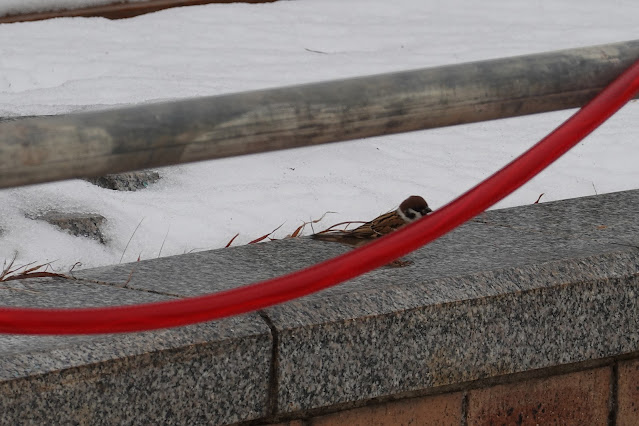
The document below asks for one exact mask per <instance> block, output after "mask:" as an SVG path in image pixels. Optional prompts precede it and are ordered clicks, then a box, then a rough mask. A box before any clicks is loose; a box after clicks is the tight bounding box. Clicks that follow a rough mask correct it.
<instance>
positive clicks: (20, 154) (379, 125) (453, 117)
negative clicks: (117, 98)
mask: <svg viewBox="0 0 639 426" xmlns="http://www.w3.org/2000/svg"><path fill="white" fill-rule="evenodd" d="M637 59H639V40H633V41H627V42H622V43H615V44H609V45H603V46H594V47H586V48H578V49H570V50H563V51H557V52H551V53H541V54H535V55H527V56H519V57H513V58H504V59H496V60H489V61H481V62H471V63H465V64H459V65H449V66H442V67H437V68H428V69H422V70H415V71H405V72H398V73H392V74H382V75H375V76H370V77H360V78H353V79H346V80H336V81H329V82H323V83H314V84H307V85H301V86H291V87H284V88H277V89H268V90H259V91H252V92H244V93H237V94H230V95H222V96H209V97H202V98H197V99H187V100H181V101H176V102H166V103H156V104H145V105H138V106H133V107H127V108H119V109H113V110H106V111H96V112H88V113H80V114H69V115H66V116H58V117H48V118H42V117H35V118H26V119H18V120H13V121H5V122H2V123H0V188H5V187H10V186H19V185H27V184H34V183H39V182H48V181H55V180H61V179H70V178H77V177H87V176H99V175H103V174H107V173H118V172H124V171H128V170H135V169H143V168H151V167H160V166H167V165H171V164H180V163H187V162H192V161H200V160H209V159H214V158H223V157H230V156H236V155H243V154H252V153H259V152H266V151H273V150H279V149H287V148H296V147H302V146H307V145H315V144H321V143H328V142H337V141H345V140H352V139H359V138H365V137H370V136H379V135H385V134H391V133H401V132H408V131H413V130H420V129H428V128H434V127H443V126H450V125H455V124H462V123H471V122H477V121H484V120H491V119H496V118H505V117H514V116H519V115H525V114H534V113H539V112H546V111H555V110H560V109H566V108H575V107H579V106H581V105H583V104H584V103H586V102H587V101H588V100H589V99H591V98H592V97H594V95H595V94H597V93H598V92H599V91H601V90H602V89H603V88H604V87H605V86H606V85H607V84H608V83H610V82H611V81H612V80H613V79H614V78H615V77H617V76H618V75H619V74H621V72H623V71H624V70H625V69H626V68H627V67H629V66H630V65H631V64H632V63H634V62H635V61H636V60H637Z"/></svg>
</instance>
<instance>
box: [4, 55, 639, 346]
mask: <svg viewBox="0 0 639 426" xmlns="http://www.w3.org/2000/svg"><path fill="white" fill-rule="evenodd" d="M637 91H639V61H637V62H635V63H634V64H633V65H632V66H631V67H630V68H629V69H628V70H626V71H625V72H624V73H623V74H622V75H621V76H619V77H618V78H617V79H616V80H615V81H614V82H613V83H611V84H610V85H609V86H608V87H607V88H606V89H604V90H603V91H602V92H601V93H600V94H599V95H597V96H596V97H595V98H594V99H593V100H592V101H590V102H589V103H588V104H587V105H585V106H584V107H583V108H582V109H581V110H579V111H578V112H577V113H576V114H574V115H573V116H572V117H570V118H569V119H568V120H567V121H566V122H565V123H563V124H562V125H561V126H560V127H558V128H557V129H556V130H554V131H553V132H552V133H551V134H549V135H548V136H546V137H545V138H544V139H542V140H541V141H540V142H539V143H537V144H536V145H535V146H533V147H532V148H530V149H529V150H528V151H526V152H525V153H524V154H522V155H521V156H519V157H518V158H517V159H515V160H514V161H512V162H511V163H510V164H508V165H507V166H506V167H504V168H503V169H501V170H499V171H498V172H497V173H495V174H494V175H492V176H490V177H489V178H488V179H486V180H485V181H483V182H481V183H480V184H479V185H477V186H475V187H474V188H472V189H471V190H469V191H468V192H466V193H465V194H463V195H462V196H461V197H459V198H457V199H456V200H454V201H452V202H450V203H449V204H447V205H446V206H444V207H442V208H441V209H439V210H437V211H435V212H434V213H432V214H430V215H428V216H427V217H425V218H423V219H421V220H419V221H417V222H415V223H413V224H411V225H409V226H406V227H404V228H402V229H400V230H399V231H397V232H394V233H392V234H390V235H388V236H386V237H384V238H381V239H379V240H378V241H375V242H373V243H371V244H368V245H366V246H364V247H362V248H359V249H357V250H354V251H351V252H349V253H346V254H344V255H341V256H339V257H336V258H333V259H330V260H327V261H325V262H322V263H319V264H317V265H313V266H311V267H309V268H306V269H303V270H300V271H296V272H293V273H290V274H288V275H284V276H281V277H278V278H274V279H270V280H267V281H262V282H258V283H254V284H250V285H246V286H243V287H239V288H235V289H232V290H227V291H222V292H219V293H215V294H210V295H206V296H199V297H192V298H188V299H181V300H175V301H167V302H159V303H149V304H144V305H133V306H116V307H105V308H82V309H35V308H1V309H0V332H1V333H14V334H98V333H122V332H133V331H143V330H153V329H158V328H165V327H176V326H181V325H187V324H193V323H197V322H203V321H209V320H213V319H218V318H223V317H228V316H231V315H237V314H242V313H246V312H251V311H255V310H257V309H261V308H265V307H268V306H272V305H275V304H278V303H282V302H286V301H289V300H292V299H295V298H298V297H301V296H304V295H307V294H310V293H313V292H316V291H319V290H322V289H325V288H328V287H331V286H334V285H336V284H339V283H341V282H344V281H346V280H349V279H351V278H354V277H356V276H358V275H361V274H363V273H365V272H368V271H371V270H372V269H375V268H377V267H380V266H383V265H385V264H387V263H389V262H391V261H393V260H395V259H397V258H399V257H401V256H404V255H405V254H407V253H409V252H411V251H413V250H415V249H417V248H419V247H421V246H423V245H425V244H427V243H429V242H431V241H433V240H435V239H436V238H439V237H440V236H442V235H444V234H445V233H447V232H449V231H451V230H453V229H454V228H455V227H457V226H459V225H460V224H462V223H464V222H465V221H467V220H469V219H471V218H472V217H474V216H476V215H478V214H479V213H481V212H483V211H484V210H486V209H487V208H488V207H490V206H492V205H493V204H495V203H497V202H498V201H499V200H501V199H502V198H504V197H506V196H507V195H509V194H510V193H511V192H513V191H514V190H516V189H517V188H519V187H520V186H522V185H523V184H524V183H526V182H527V181H528V180H530V179H531V178H532V177H533V176H535V175H536V174H537V173H539V172H540V171H541V170H543V169H544V168H546V167H547V166H548V165H549V164H551V163H552V162H553V161H555V160H557V159H558V158H559V157H560V156H561V155H563V154H564V153H565V152H566V151H568V150H569V149H570V148H572V147H573V146H574V145H576V144H577V143H578V142H579V141H580V140H582V139H583V138H584V137H586V135H588V134H589V133H590V132H592V131H593V130H594V129H596V128H597V127H598V126H599V125H600V124H601V123H603V122H604V121H605V120H606V119H608V117H610V116H611V115H612V114H614V113H615V112H616V111H617V110H618V109H619V108H621V107H622V106H623V105H624V104H625V103H626V102H627V101H628V100H630V99H632V97H633V96H634V95H635V93H637Z"/></svg>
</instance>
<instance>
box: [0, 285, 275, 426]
mask: <svg viewBox="0 0 639 426" xmlns="http://www.w3.org/2000/svg"><path fill="white" fill-rule="evenodd" d="M7 285H11V286H12V287H13V289H12V290H0V297H1V298H2V304H3V305H5V306H7V305H10V306H38V307H53V306H56V307H59V306H65V307H72V306H99V305H121V304H137V303H145V302H153V301H159V300H165V299H167V297H166V296H158V295H155V294H151V293H147V292H143V291H134V290H129V289H121V288H115V287H111V286H104V285H98V284H92V283H78V282H73V281H71V282H69V281H64V280H60V279H38V280H29V281H23V282H18V281H11V282H8V283H7ZM25 285H26V286H28V287H25ZM25 290H27V291H25ZM34 292H35V293H34ZM271 350H272V339H271V335H270V331H269V329H268V327H267V326H266V324H264V322H263V320H262V319H261V318H260V317H259V316H258V315H255V314H253V315H246V316H240V317H236V318H231V319H228V320H223V321H217V322H209V323H204V324H198V325H194V326H188V327H181V328H176V329H171V330H161V331H154V332H145V333H132V334H121V335H114V336H110V335H106V336H77V337H68V336H67V337H63V336H46V337H40V336H14V335H0V407H1V411H0V419H1V421H0V422H1V423H2V424H91V425H94V424H203V423H206V424H226V423H234V422H238V421H243V420H250V419H254V418H259V417H263V416H264V415H266V410H267V408H268V407H267V402H268V401H267V393H268V383H269V372H270V370H269V369H270V363H271Z"/></svg>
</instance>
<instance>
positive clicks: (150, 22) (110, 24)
mask: <svg viewBox="0 0 639 426" xmlns="http://www.w3.org/2000/svg"><path fill="white" fill-rule="evenodd" d="M1 3H2V2H0V4H1ZM637 16H639V2H637V1H636V0H619V1H616V2H601V1H594V0H590V1H585V0H570V1H567V0H564V1H546V0H537V1H534V0H511V1H508V2H504V1H501V0H486V1H483V2H473V1H470V0H468V1H460V0H447V1H438V0H437V1H433V0H395V1H392V2H389V1H386V0H349V1H342V0H297V1H280V2H277V3H269V4H254V5H250V4H218V5H206V6H193V7H186V8H178V9H172V10H165V11H161V12H158V13H154V14H150V15H145V16H140V17H136V18H132V19H127V20H121V21H109V20H106V19H101V18H64V19H55V20H49V21H40V22H32V23H18V24H2V25H0V116H5V117H6V116H19V115H37V114H62V113H67V112H71V111H79V110H86V109H95V108H103V107H105V106H114V105H125V104H134V103H143V102H148V101H155V100H168V99H177V98H184V97H193V96H202V95H212V94H221V93H229V92H238V91H245V90H249V89H258V88H266V87H275V86H283V85H291V84H297V83H304V82H314V81H320V80H331V79H336V78H342V77H350V76H357V75H368V74H376V73H383V72H390V71H397V70H406V69H414V68H422V67H430V66H435V65H444V64H452V63H461V62H467V61H473V60H482V59H490V58H497V57H506V56H513V55H521V54H529V53H535V52H542V51H550V50H556V49H562V48H573V47H580V46H588V45H596V44H605V43H612V42H619V41H625V40H631V39H636V38H639V37H638V34H639V31H638V29H639V26H637ZM314 51H315V52H314ZM316 52H324V53H316ZM573 112H574V111H562V112H556V113H548V114H539V115H535V116H528V117H522V118H514V119H507V120H497V121H492V122H485V123H479V124H472V125H464V126H456V127H450V128H444V129H436V130H429V131H421V132H414V133H408V134H402V135H393V136H385V137H379V138H372V139H367V140H359V141H353V142H345V143H338V144H331V145H323V146H316V147H311V148H304V149H297V150H291V151H280V152H276V153H269V154H262V155H252V156H245V157H237V158H232V159H225V160H217V161H210V162H203V163H197V164H190V165H183V166H179V167H171V168H166V169H161V170H160V173H161V175H162V177H163V179H162V180H161V181H160V183H158V184H156V185H153V186H151V187H149V188H148V189H145V190H143V191H138V192H132V193H122V192H115V191H110V190H106V189H102V188H98V187H95V186H92V185H90V184H88V183H86V182H84V181H81V180H74V181H67V182H61V183H52V184H45V185H37V186H31V187H22V188H13V189H9V190H2V191H0V228H1V229H3V230H4V233H3V234H2V235H1V236H0V261H2V259H3V258H11V257H13V254H14V253H15V252H17V253H18V260H19V261H21V262H23V263H24V262H30V261H41V262H44V261H53V260H56V262H55V263H54V266H56V268H59V269H62V270H64V269H65V268H68V267H69V266H70V265H72V264H74V263H76V262H78V261H79V262H82V264H83V267H90V266H97V265H105V264H111V263H118V261H119V260H120V257H121V256H122V253H123V251H124V248H125V246H126V244H127V241H128V240H129V238H131V236H132V234H133V231H134V229H135V228H136V226H137V225H138V224H139V223H140V221H141V225H140V227H139V229H138V230H137V232H135V235H133V238H132V240H131V243H130V245H129V247H128V249H127V251H126V253H125V255H124V261H133V260H135V259H136V258H137V257H138V255H141V258H143V259H145V258H153V257H157V256H158V253H159V251H160V248H161V247H162V244H163V241H164V240H165V238H166V241H165V242H164V246H163V248H162V255H163V256H165V255H173V254H181V253H184V252H188V251H192V250H204V249H212V248H219V247H223V246H224V245H226V243H227V242H228V241H229V240H230V239H231V238H232V237H233V235H235V234H236V233H237V232H239V233H240V236H239V237H238V238H237V239H236V240H235V242H234V245H237V244H244V243H247V242H248V241H250V240H251V239H253V238H257V237H259V236H261V235H263V234H265V233H268V232H269V231H271V230H273V229H274V228H276V227H277V226H279V225H280V224H282V223H284V226H283V227H282V228H280V230H279V231H278V232H276V233H275V237H283V236H285V235H286V234H289V233H291V232H292V231H293V230H294V229H295V228H296V227H297V226H298V225H300V224H301V223H302V222H303V221H308V220H310V219H315V218H318V217H320V216H321V215H322V214H323V213H324V212H326V211H334V212H336V213H334V214H330V215H328V216H327V218H326V219H325V220H324V221H323V222H322V223H324V224H325V225H326V226H328V225H330V224H333V223H336V222H340V221H343V220H362V219H370V218H372V217H375V216H376V215H377V214H379V213H382V212H385V211H388V210H389V209H391V208H392V207H394V206H395V205H396V204H398V203H399V202H400V201H401V200H402V199H403V198H405V197H406V196H407V195H411V194H419V195H423V196H424V197H426V198H427V200H428V201H429V203H430V204H431V206H432V207H434V208H437V207H440V206H442V205H443V204H445V203H446V202H448V201H450V200H451V199H453V198H454V197H456V196H457V195H459V194H461V193H462V192H463V191H465V190H467V189H468V188H470V187H471V186H473V185H474V184H476V183H477V182H479V181H480V180H481V179H483V178H485V177H487V176H488V175H489V174H491V173H493V172H494V171H496V170H497V169H498V168H499V167H500V166H502V165H504V164H506V163H507V162H508V161H510V160H511V159H512V158H514V157H515V156H516V155H518V154H519V153H521V152H523V151H524V150H525V149H526V148H528V147H529V146H530V145H532V144H533V143H535V142H536V141H537V140H538V139H540V138H541V137H543V136H544V135H545V134H546V133H548V132H549V131H550V130H552V129H553V128H555V127H556V126H557V125H559V124H560V123H561V122H562V121H563V120H564V119H566V118H567V117H568V116H569V115H570V114H572V113H573ZM638 113H639V102H631V103H630V104H628V105H627V106H626V107H625V108H624V109H622V110H621V111H620V112H619V113H618V114H617V115H615V116H614V117H613V118H612V119H610V120H609V122H607V123H606V124H604V126H603V127H602V128H601V129H600V130H598V131H596V132H595V133H594V134H593V135H591V136H590V137H588V138H587V139H586V140H585V141H584V142H583V143H582V144H581V145H579V146H578V147H577V148H576V149H574V150H573V151H571V152H570V153H568V154H567V155H566V156H565V157H564V158H562V159H561V160H560V161H558V162H557V163H555V164H554V165H552V166H551V167H550V168H549V169H547V170H546V171H544V172H543V173H542V174H541V175H540V176H538V177H537V178H535V179H534V180H533V181H532V182H530V183H528V184H527V185H526V186H524V187H523V188H522V189H520V190H519V191H517V192H516V193H515V194H513V195H512V196H510V197H508V198H507V199H505V200H504V201H502V202H501V203H499V205H498V206H497V207H507V206H516V205H522V204H530V203H532V202H534V201H535V200H536V199H537V197H538V196H539V194H541V193H544V194H545V195H544V196H543V198H542V199H541V201H542V202H547V201H551V200H557V199H564V198H572V197H579V196H584V195H592V194H594V193H595V191H597V192H598V193H605V192H611V191H620V190H626V189H634V188H637V187H639V183H638V182H639V167H637V158H639V143H638V142H639V124H637V123H638V120H637V114H638ZM49 209H54V210H57V211H83V212H95V213H100V214H101V215H103V216H105V217H106V218H107V219H108V222H109V225H108V227H107V228H106V236H107V238H108V239H109V243H108V245H107V246H102V245H100V244H98V243H97V242H94V241H91V240H86V239H83V238H77V237H72V236H70V235H68V234H66V233H64V232H61V231H58V230H57V229H56V228H54V227H53V226H51V225H48V224H46V223H42V222H39V221H33V220H31V219H27V218H26V217H25V215H26V214H29V213H34V212H41V211H45V210H49ZM316 226H318V225H316ZM319 226H320V227H321V224H320V225H319Z"/></svg>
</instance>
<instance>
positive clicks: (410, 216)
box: [404, 212, 415, 219]
mask: <svg viewBox="0 0 639 426" xmlns="http://www.w3.org/2000/svg"><path fill="white" fill-rule="evenodd" d="M404 214H405V215H406V217H407V218H409V219H415V213H413V212H406V213H404Z"/></svg>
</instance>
